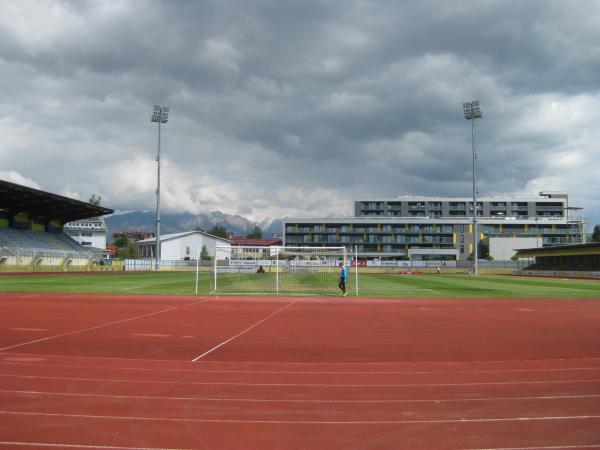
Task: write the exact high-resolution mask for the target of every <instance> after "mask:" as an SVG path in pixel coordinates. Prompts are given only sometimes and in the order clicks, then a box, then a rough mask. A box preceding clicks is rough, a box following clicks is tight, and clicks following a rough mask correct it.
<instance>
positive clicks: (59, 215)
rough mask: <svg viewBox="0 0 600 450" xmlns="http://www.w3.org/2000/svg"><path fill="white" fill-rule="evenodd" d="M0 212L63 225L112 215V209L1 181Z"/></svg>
mask: <svg viewBox="0 0 600 450" xmlns="http://www.w3.org/2000/svg"><path fill="white" fill-rule="evenodd" d="M0 211H3V212H7V213H9V214H19V213H27V214H29V215H32V216H37V217H44V218H47V219H60V220H61V221H62V222H63V223H66V222H70V221H73V220H78V219H87V218H88V217H97V216H104V215H106V214H112V213H113V212H114V211H113V210H112V209H108V208H103V207H102V206H96V205H92V204H90V203H86V202H82V201H79V200H74V199H72V198H68V197H63V196H62V195H57V194H51V193H50V192H44V191H40V190H38V189H33V188H30V187H26V186H21V185H19V184H14V183H10V182H8V181H4V180H0Z"/></svg>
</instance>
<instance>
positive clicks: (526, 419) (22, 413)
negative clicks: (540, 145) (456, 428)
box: [0, 410, 600, 425]
mask: <svg viewBox="0 0 600 450" xmlns="http://www.w3.org/2000/svg"><path fill="white" fill-rule="evenodd" d="M0 415H5V416H7V415H12V416H41V417H63V418H74V419H95V420H102V419H105V420H137V421H155V422H192V423H254V424H275V425H276V424H283V425H405V424H406V425H414V424H425V423H493V422H538V421H561V420H562V421H566V420H590V419H600V415H587V416H583V415H582V416H541V417H487V418H479V419H465V418H459V419H427V420H250V419H247V420H245V419H192V418H187V417H144V416H111V415H105V416H104V415H96V414H63V413H42V412H29V411H28V412H25V411H6V410H5V411H0Z"/></svg>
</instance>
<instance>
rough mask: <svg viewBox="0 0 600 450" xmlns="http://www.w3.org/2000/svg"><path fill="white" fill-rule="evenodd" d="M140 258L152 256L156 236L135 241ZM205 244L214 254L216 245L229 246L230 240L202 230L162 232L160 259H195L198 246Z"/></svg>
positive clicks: (211, 253) (210, 252) (209, 252)
mask: <svg viewBox="0 0 600 450" xmlns="http://www.w3.org/2000/svg"><path fill="white" fill-rule="evenodd" d="M135 245H137V246H138V248H139V250H140V256H141V257H142V258H153V257H154V251H155V249H156V238H150V239H143V240H141V241H137V242H136V243H135ZM203 246H206V249H207V251H208V254H209V255H210V256H211V257H214V256H215V247H216V246H231V241H229V240H228V239H224V238H221V237H218V236H213V235H212V234H208V233H205V232H204V231H185V232H183V233H173V234H163V235H161V237H160V259H161V260H164V261H178V260H183V259H186V258H189V259H196V258H197V255H198V248H200V249H202V247H203Z"/></svg>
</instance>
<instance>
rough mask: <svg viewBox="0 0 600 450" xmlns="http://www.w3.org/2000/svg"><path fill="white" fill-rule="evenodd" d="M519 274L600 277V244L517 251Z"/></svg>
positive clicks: (591, 243)
mask: <svg viewBox="0 0 600 450" xmlns="http://www.w3.org/2000/svg"><path fill="white" fill-rule="evenodd" d="M515 258H517V259H518V260H519V266H520V270H519V272H518V273H519V274H521V275H533V276H551V277H557V276H558V277H566V278H600V243H599V242H590V243H587V244H574V245H556V246H551V247H542V248H526V249H520V250H517V253H516V255H515Z"/></svg>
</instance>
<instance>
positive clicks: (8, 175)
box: [0, 170, 41, 189]
mask: <svg viewBox="0 0 600 450" xmlns="http://www.w3.org/2000/svg"><path fill="white" fill-rule="evenodd" d="M0 179H2V180H4V181H9V182H11V183H15V184H20V185H22V186H27V187H30V188H34V189H41V187H40V185H39V184H38V183H36V182H35V181H33V180H32V179H31V178H26V177H24V176H23V175H21V174H20V173H19V172H15V171H14V170H0Z"/></svg>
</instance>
